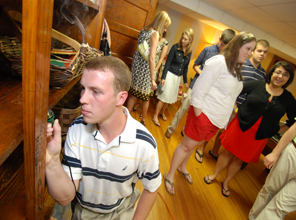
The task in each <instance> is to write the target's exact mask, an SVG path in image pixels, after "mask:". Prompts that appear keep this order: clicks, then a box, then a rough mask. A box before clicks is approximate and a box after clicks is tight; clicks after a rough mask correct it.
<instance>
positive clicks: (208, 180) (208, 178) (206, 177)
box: [204, 175, 214, 185]
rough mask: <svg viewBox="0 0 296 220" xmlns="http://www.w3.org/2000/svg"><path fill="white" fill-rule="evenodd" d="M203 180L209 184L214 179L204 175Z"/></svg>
mask: <svg viewBox="0 0 296 220" xmlns="http://www.w3.org/2000/svg"><path fill="white" fill-rule="evenodd" d="M204 181H205V183H206V184H208V185H209V184H211V183H212V182H213V181H214V180H211V179H210V177H209V175H207V176H205V178H204Z"/></svg>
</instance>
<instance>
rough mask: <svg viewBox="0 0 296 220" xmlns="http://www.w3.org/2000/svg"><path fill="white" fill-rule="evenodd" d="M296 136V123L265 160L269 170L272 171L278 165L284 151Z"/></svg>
mask: <svg viewBox="0 0 296 220" xmlns="http://www.w3.org/2000/svg"><path fill="white" fill-rule="evenodd" d="M295 136H296V123H294V124H293V125H292V126H291V127H290V128H289V130H287V131H286V133H285V134H284V135H283V136H282V137H281V139H280V141H279V142H278V144H277V145H276V147H275V148H274V149H273V151H272V152H271V153H270V154H268V155H267V156H266V157H265V158H264V164H265V166H266V167H267V168H268V169H270V168H271V167H272V166H273V165H274V164H275V163H276V161H277V160H278V157H279V156H280V154H281V153H282V151H283V149H284V148H285V147H286V146H287V145H288V144H289V143H290V142H291V141H292V140H293V138H294V137H295Z"/></svg>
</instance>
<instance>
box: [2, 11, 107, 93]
mask: <svg viewBox="0 0 296 220" xmlns="http://www.w3.org/2000/svg"><path fill="white" fill-rule="evenodd" d="M63 15H64V16H65V17H67V20H68V21H70V22H71V23H73V24H75V25H76V26H77V27H78V28H79V30H80V33H81V35H82V44H81V45H80V44H79V43H78V42H77V41H75V40H73V39H71V38H70V37H68V36H66V35H63V34H62V33H60V32H58V31H56V30H53V29H52V37H53V38H54V39H57V40H59V41H61V42H63V43H65V44H67V45H69V46H71V47H73V48H74V50H75V51H77V53H76V55H75V57H74V58H73V60H72V61H71V63H70V65H69V66H67V67H60V66H57V65H53V64H50V87H51V88H54V89H60V88H63V87H64V86H65V85H66V84H67V83H68V82H70V81H71V80H73V79H75V78H76V77H78V76H79V75H81V73H82V71H83V68H84V65H85V63H86V62H87V61H88V60H90V59H92V58H95V57H100V56H103V52H102V51H99V50H97V49H95V48H92V47H90V46H89V45H88V44H87V42H86V36H85V35H86V34H85V29H84V27H83V24H82V23H81V22H80V20H79V19H78V18H77V16H75V15H73V14H72V13H70V12H68V11H67V10H65V9H63ZM3 17H4V19H5V20H6V21H7V23H10V24H11V25H12V26H13V31H14V33H15V35H16V36H17V38H19V40H20V41H21V36H22V35H21V28H20V27H19V24H21V22H22V20H21V19H22V16H21V13H19V12H17V11H13V10H11V9H9V8H4V9H3V15H2V18H3ZM19 32H20V33H19ZM18 48H19V52H20V53H18V54H21V46H19V47H18ZM2 54H4V56H5V57H6V58H7V59H8V60H9V61H10V62H11V66H12V69H13V73H14V74H15V73H17V75H18V76H20V77H21V76H22V57H21V56H15V54H12V53H10V52H9V51H4V50H2Z"/></svg>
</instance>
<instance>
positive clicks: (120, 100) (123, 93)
mask: <svg viewBox="0 0 296 220" xmlns="http://www.w3.org/2000/svg"><path fill="white" fill-rule="evenodd" d="M127 96H128V92H127V91H121V92H119V93H118V94H117V104H116V106H120V105H123V104H124V102H125V100H126V99H127Z"/></svg>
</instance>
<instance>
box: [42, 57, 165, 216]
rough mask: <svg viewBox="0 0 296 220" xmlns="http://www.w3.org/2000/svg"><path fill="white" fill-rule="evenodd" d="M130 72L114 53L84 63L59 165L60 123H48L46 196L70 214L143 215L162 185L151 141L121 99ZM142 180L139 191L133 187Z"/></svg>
mask: <svg viewBox="0 0 296 220" xmlns="http://www.w3.org/2000/svg"><path fill="white" fill-rule="evenodd" d="M130 82H131V73H130V70H129V69H128V67H127V66H126V64H125V63H124V62H123V61H121V60H120V59H118V58H115V57H99V58H95V59H92V60H90V61H89V62H87V63H86V65H85V68H84V70H83V73H82V78H81V82H80V84H81V86H82V91H81V98H80V103H81V107H82V115H81V116H80V117H78V118H77V119H76V120H75V121H74V122H73V123H72V124H71V126H70V128H69V131H68V133H67V139H66V142H65V156H64V157H63V160H62V164H61V163H60V159H59V152H60V150H61V144H60V143H61V128H60V126H59V124H58V120H55V123H54V126H53V128H52V127H51V126H50V125H49V126H48V128H47V136H48V146H47V154H46V181H47V184H48V189H49V192H50V194H51V196H52V197H53V198H54V199H55V200H56V201H57V202H58V203H59V204H61V205H67V204H68V203H70V202H71V201H72V200H73V199H74V198H75V196H76V198H77V200H78V202H77V204H76V206H75V212H74V215H73V219H146V218H147V216H148V215H149V212H150V210H151V208H152V206H153V204H154V201H155V199H156V196H157V190H158V188H159V186H160V185H161V174H160V171H159V160H158V152H157V146H156V141H155V139H154V138H153V136H152V135H151V134H150V132H149V131H148V130H147V129H146V128H145V127H144V126H143V125H142V124H141V123H139V122H138V121H136V120H135V119H133V118H132V117H131V115H130V114H129V112H128V110H127V109H126V108H125V107H123V104H124V102H125V100H126V98H127V96H128V90H129V87H130ZM139 179H140V180H141V182H142V184H143V186H144V190H143V192H142V195H141V197H140V200H139V202H138V205H137V208H136V210H135V211H134V205H135V203H136V201H137V199H138V198H139V196H140V192H139V191H138V190H137V189H136V188H135V184H136V183H137V182H138V180H139ZM73 184H74V185H75V188H74V185H73Z"/></svg>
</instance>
